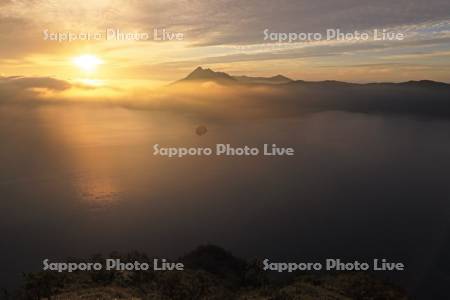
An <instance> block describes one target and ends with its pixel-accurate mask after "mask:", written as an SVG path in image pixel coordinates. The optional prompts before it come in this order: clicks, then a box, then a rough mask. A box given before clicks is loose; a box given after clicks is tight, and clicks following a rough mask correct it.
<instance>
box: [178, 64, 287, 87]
mask: <svg viewBox="0 0 450 300" xmlns="http://www.w3.org/2000/svg"><path fill="white" fill-rule="evenodd" d="M192 81H194V82H199V81H215V82H218V83H225V84H226V83H254V84H285V83H291V82H294V80H292V79H290V78H287V77H286V76H283V75H276V76H273V77H250V76H231V75H229V74H227V73H224V72H216V71H213V70H211V69H204V68H202V67H197V68H196V69H195V70H194V71H192V72H191V73H190V74H189V75H188V76H187V77H185V78H184V79H182V80H180V81H178V82H192Z"/></svg>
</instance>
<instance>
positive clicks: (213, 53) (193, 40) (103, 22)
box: [0, 0, 450, 85]
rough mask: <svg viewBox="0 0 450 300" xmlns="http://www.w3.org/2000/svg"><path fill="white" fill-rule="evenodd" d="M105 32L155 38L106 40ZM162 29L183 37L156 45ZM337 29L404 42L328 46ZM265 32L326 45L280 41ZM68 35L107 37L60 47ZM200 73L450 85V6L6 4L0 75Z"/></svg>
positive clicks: (159, 77) (152, 78)
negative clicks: (82, 60) (315, 36)
mask: <svg viewBox="0 0 450 300" xmlns="http://www.w3.org/2000/svg"><path fill="white" fill-rule="evenodd" d="M108 29H110V30H119V31H120V32H123V33H125V32H128V33H139V34H140V36H141V37H142V34H148V37H149V38H147V39H145V40H133V39H128V40H118V39H117V38H114V37H111V38H109V39H106V32H107V30H108ZM155 29H156V30H157V31H158V35H157V37H159V38H161V32H162V30H163V29H165V30H166V32H167V33H168V36H171V37H173V36H174V35H175V34H178V36H182V38H178V39H177V40H172V41H169V40H167V39H166V40H155V35H154V30H155ZM330 29H332V30H337V29H339V30H340V31H341V32H343V33H354V32H355V31H357V32H360V33H362V32H366V33H368V34H372V33H373V31H374V29H377V30H379V31H382V30H386V31H388V32H391V33H395V34H398V33H401V34H403V36H404V38H403V39H402V40H398V39H397V40H381V41H379V40H374V39H373V36H370V38H369V39H368V40H355V39H353V40H352V39H347V40H335V39H326V38H325V36H326V32H327V30H330ZM265 30H266V32H269V33H275V34H276V33H286V34H287V33H293V34H299V33H320V34H322V36H323V38H322V39H320V40H308V41H300V42H299V41H293V42H286V41H285V42H282V43H280V42H278V41H275V40H273V39H267V38H266V39H265V34H264V32H265ZM46 33H47V34H46ZM69 33H70V34H73V35H74V36H80V35H81V34H86V33H89V34H92V35H95V34H99V33H101V34H103V36H97V37H98V38H95V39H94V38H92V39H90V40H88V41H80V40H76V41H67V40H66V41H57V40H54V39H55V37H58V38H60V37H62V36H64V34H69ZM172 34H173V35H172ZM49 36H52V38H49ZM46 37H47V39H46ZM144 37H145V36H144ZM87 55H88V56H90V57H94V58H95V60H98V64H96V65H95V66H93V68H87V69H90V70H87V69H86V68H83V66H80V65H78V66H77V63H76V60H77V58H79V57H83V56H87ZM197 66H203V67H209V68H212V69H214V70H217V71H224V72H228V73H230V74H232V75H244V74H245V75H250V76H273V75H276V74H283V75H286V76H288V77H291V78H293V79H301V80H342V81H350V82H373V81H377V82H379V81H394V82H400V81H407V80H420V79H430V80H436V81H443V82H450V1H448V0H429V1H419V0H397V1H392V0H391V1H387V0H379V1H367V0H322V1H312V0H279V1H268V0H248V1H238V0H212V1H211V0H210V1H206V0H178V1H173V0H155V1H144V0H130V1H118V0H111V1H106V0H90V1H85V0H78V1H57V0H41V1H39V0H0V76H3V77H10V76H26V77H33V78H36V77H51V78H55V79H61V80H72V81H73V80H75V81H76V80H91V81H94V80H96V81H98V82H103V81H110V82H114V84H121V83H122V84H124V83H127V84H130V85H133V84H136V85H139V84H143V83H144V84H146V83H147V82H152V83H155V84H160V83H161V84H164V83H167V82H171V81H174V80H177V79H180V78H182V77H184V76H186V75H187V74H188V73H190V72H191V71H192V70H193V69H195V68H196V67H197ZM85 67H86V66H85Z"/></svg>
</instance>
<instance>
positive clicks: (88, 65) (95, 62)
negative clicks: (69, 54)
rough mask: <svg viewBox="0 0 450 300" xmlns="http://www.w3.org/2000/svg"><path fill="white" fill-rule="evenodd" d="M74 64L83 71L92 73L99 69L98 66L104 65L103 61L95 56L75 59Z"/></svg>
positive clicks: (82, 56)
mask: <svg viewBox="0 0 450 300" xmlns="http://www.w3.org/2000/svg"><path fill="white" fill-rule="evenodd" d="M72 62H73V63H74V64H75V65H76V66H77V67H78V68H80V69H81V70H83V71H85V72H88V73H92V72H94V71H95V70H96V69H97V66H99V65H102V64H103V61H102V60H101V59H99V58H98V57H96V56H95V55H89V54H86V55H81V56H78V57H75V58H74V59H73V60H72Z"/></svg>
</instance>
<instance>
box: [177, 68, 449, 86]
mask: <svg viewBox="0 0 450 300" xmlns="http://www.w3.org/2000/svg"><path fill="white" fill-rule="evenodd" d="M203 81H214V82H216V83H221V84H239V83H241V84H269V85H285V84H287V85H291V86H292V85H295V86H298V85H304V86H323V87H350V86H382V85H388V86H403V87H422V88H426V87H450V84H448V83H444V82H439V81H433V80H410V81H406V82H399V83H394V82H373V83H350V82H345V81H336V80H324V81H304V80H293V79H290V78H288V77H286V76H284V75H281V74H278V75H276V76H272V77H251V76H245V75H244V76H232V75H229V74H227V73H225V72H216V71H214V70H211V69H209V68H202V67H197V68H196V69H195V70H194V71H192V72H191V73H190V74H189V75H188V76H187V77H185V78H183V79H181V80H179V81H177V82H176V83H180V82H203Z"/></svg>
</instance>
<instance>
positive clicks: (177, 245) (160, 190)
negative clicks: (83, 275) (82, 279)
mask: <svg viewBox="0 0 450 300" xmlns="http://www.w3.org/2000/svg"><path fill="white" fill-rule="evenodd" d="M200 124H202V125H205V126H207V128H208V132H207V134H205V135H202V136H199V135H197V134H196V133H195V130H196V128H197V127H198V126H199V125H200ZM449 135H450V122H449V121H447V120H445V119H427V120H423V119H417V118H415V117H412V116H408V115H401V116H397V115H389V116H386V115H381V114H362V113H349V112H337V111H323V112H317V113H307V114H303V115H299V116H295V117H280V118H258V119H247V120H245V119H214V118H200V117H198V116H195V115H190V114H182V113H177V112H173V113H171V112H166V111H146V110H132V109H126V108H123V107H114V106H112V107H107V108H105V107H86V106H83V105H73V106H71V105H62V106H58V105H42V106H32V107H30V106H11V105H2V106H1V107H0V140H1V141H2V145H1V147H0V161H1V165H2V167H1V169H0V195H1V199H2V201H1V202H0V211H1V214H2V217H1V218H0V236H1V237H2V238H1V240H2V241H1V243H2V247H1V255H0V264H1V266H2V268H1V269H0V278H1V281H2V282H3V283H4V285H5V286H14V285H17V283H18V281H19V278H20V273H21V272H23V271H25V270H27V271H32V270H39V269H40V268H41V267H42V260H43V259H45V258H49V259H52V260H56V259H60V260H61V259H64V258H66V257H86V256H89V255H91V254H93V253H98V252H103V253H109V252H111V251H112V250H118V251H130V250H133V249H137V250H140V251H144V252H147V253H149V254H150V255H155V256H164V257H177V256H179V255H182V254H183V253H185V252H186V251H189V250H190V249H193V248H195V247H196V246H198V245H200V244H205V243H213V244H217V245H220V246H222V247H224V248H226V249H229V250H231V251H232V252H233V253H236V254H237V255H240V256H242V257H246V258H251V257H259V258H266V257H267V258H270V259H272V260H277V259H280V260H281V259H284V260H289V261H314V260H317V259H323V258H342V259H349V260H352V261H353V260H360V261H363V260H371V259H373V258H387V259H389V260H394V261H401V262H403V263H405V265H406V266H407V270H406V271H405V272H402V273H401V274H397V275H395V276H393V277H395V278H394V279H395V280H396V281H398V282H400V283H402V284H403V285H405V286H407V287H409V288H410V289H411V290H412V291H413V293H416V292H417V293H419V292H420V290H421V289H424V288H429V287H430V281H431V280H432V279H430V278H432V277H431V276H432V274H433V277H437V276H439V275H437V274H439V273H438V271H436V270H437V266H439V265H441V266H444V265H445V263H447V264H448V261H449V259H448V255H447V254H446V253H443V249H448V244H449V236H448V232H449V231H448V230H449V225H450V224H449V223H450V220H449V218H448V216H449V211H450V204H449V202H448V200H449V198H448V195H449V185H448V178H450V156H449V155H448V153H450V139H449ZM218 143H222V144H231V145H234V146H237V147H238V146H244V145H248V146H252V147H262V145H263V144H277V145H278V146H282V147H292V148H294V149H295V156H293V157H264V156H258V157H217V156H211V157H205V156H200V157H184V158H166V157H160V156H154V155H152V153H153V145H154V144H160V145H165V146H176V147H180V146H185V147H215V145H216V144H218ZM446 245H447V246H446ZM439 272H440V271H439ZM435 283H436V282H435Z"/></svg>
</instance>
